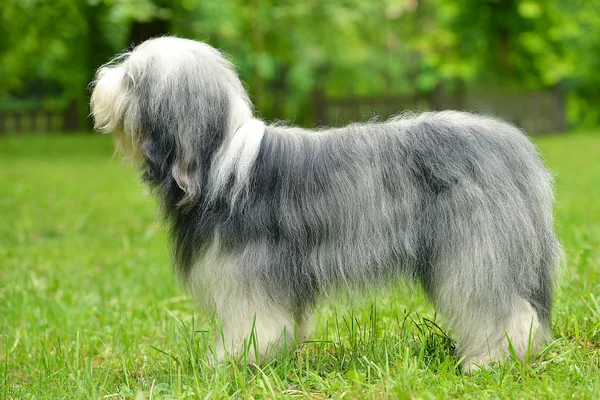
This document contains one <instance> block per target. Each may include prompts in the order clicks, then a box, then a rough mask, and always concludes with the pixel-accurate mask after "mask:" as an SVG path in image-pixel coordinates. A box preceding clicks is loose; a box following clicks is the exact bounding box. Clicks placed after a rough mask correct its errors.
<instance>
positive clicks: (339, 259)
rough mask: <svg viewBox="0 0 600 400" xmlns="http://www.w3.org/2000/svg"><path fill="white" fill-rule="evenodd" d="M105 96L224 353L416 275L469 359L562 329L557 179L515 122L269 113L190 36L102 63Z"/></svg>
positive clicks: (293, 336)
mask: <svg viewBox="0 0 600 400" xmlns="http://www.w3.org/2000/svg"><path fill="white" fill-rule="evenodd" d="M91 112H92V115H93V117H94V120H95V127H96V129H97V130H100V131H102V132H112V133H113V134H114V137H115V141H116V146H117V150H118V151H119V152H121V153H123V154H124V155H126V157H131V158H132V159H133V160H135V163H136V164H137V165H138V166H139V167H140V168H141V170H142V171H143V179H144V180H145V181H146V182H147V183H148V184H149V185H150V186H151V187H153V188H154V191H155V193H156V195H157V196H158V198H159V199H160V204H161V208H162V210H163V212H164V214H165V218H166V220H167V221H168V222H169V225H170V231H171V236H172V242H173V253H174V260H175V261H174V263H175V265H176V270H177V273H178V275H179V276H180V277H181V279H182V281H183V282H185V286H186V287H187V288H188V289H189V291H190V292H191V293H192V294H193V296H194V297H195V298H196V299H197V300H198V301H199V302H200V303H201V304H202V305H203V306H204V308H205V309H206V310H207V311H209V312H216V315H217V316H218V318H219V321H220V322H219V323H220V326H221V333H220V334H219V337H218V339H217V340H216V341H217V343H216V345H215V346H216V350H215V353H216V357H217V359H219V360H221V359H223V358H224V357H226V356H228V355H230V356H233V357H239V356H240V355H241V354H242V352H243V351H244V350H243V347H244V342H245V341H246V340H247V339H248V337H249V335H250V334H251V333H253V335H254V337H255V339H256V345H255V346H254V347H253V348H252V349H250V354H247V356H248V357H249V358H250V359H252V360H254V359H257V358H259V357H260V358H261V359H264V358H267V359H268V358H269V357H272V356H273V355H274V354H276V353H277V352H278V351H281V350H282V348H283V347H284V346H293V345H294V343H298V341H302V340H303V339H305V338H306V337H307V335H309V332H310V331H311V322H310V321H311V314H312V311H313V308H314V306H315V304H316V303H317V301H318V300H319V298H321V297H323V296H324V295H326V294H327V293H332V292H334V291H337V290H339V289H340V288H342V289H346V290H361V289H360V288H372V287H374V286H377V285H379V286H382V285H387V284H388V283H389V282H392V281H395V280H398V279H401V278H402V277H404V278H408V279H409V280H414V281H416V282H418V283H420V285H421V286H422V287H423V289H424V290H425V292H426V293H427V296H428V297H429V299H430V300H431V301H432V302H433V304H434V305H435V306H436V309H437V310H438V312H439V313H440V314H441V315H442V316H443V319H444V321H445V323H446V324H447V326H448V327H449V328H450V330H451V332H453V337H454V339H455V340H456V351H457V356H458V357H460V358H462V359H463V362H462V364H461V366H462V369H463V371H465V372H469V371H471V370H473V369H476V368H481V367H484V366H485V365H487V364H489V363H490V362H493V361H498V360H501V359H503V358H505V357H506V355H507V354H508V353H510V352H512V350H514V353H516V355H517V356H518V357H519V358H524V357H526V355H527V354H528V353H529V352H535V351H536V350H539V349H540V347H541V346H542V344H543V343H544V341H545V340H546V339H547V338H548V337H549V335H550V323H551V321H550V320H551V307H552V292H553V275H554V270H555V267H556V266H557V264H558V263H559V260H560V257H561V248H560V245H559V243H558V241H557V238H556V235H555V233H554V227H553V216H552V203H553V190H552V189H553V188H552V179H551V175H550V173H549V172H548V170H547V169H546V168H545V167H544V165H543V163H542V161H541V159H540V156H539V154H538V152H537V150H536V148H535V146H534V145H533V144H532V142H531V141H530V140H529V139H528V138H527V136H526V135H524V134H523V133H522V132H521V131H520V130H519V129H518V128H516V127H515V126H513V125H511V124H508V123H506V122H503V121H500V120H498V119H494V118H490V117H487V116H480V115H474V114H469V113H465V112H456V111H443V112H425V113H422V114H419V115H416V114H411V115H406V114H405V115H400V116H398V117H394V118H391V119H389V120H387V121H385V122H381V123H357V124H351V125H348V126H346V127H343V128H331V129H329V128H328V129H319V130H309V129H303V128H297V127H287V126H281V125H269V124H266V123H265V122H263V121H261V120H260V119H258V118H256V117H255V116H254V114H253V109H252V105H251V103H250V100H249V98H248V94H247V93H246V91H245V89H244V86H243V85H242V82H241V81H240V79H239V77H238V75H237V73H236V71H235V69H234V68H233V66H232V64H231V63H230V62H229V61H228V60H227V59H226V58H225V57H224V56H223V54H222V53H220V52H219V51H218V50H216V49H214V48H213V47H211V46H209V45H207V44H205V43H201V42H197V41H193V40H187V39H181V38H175V37H161V38H156V39H151V40H148V41H146V42H144V43H142V44H140V45H139V46H137V47H136V48H135V49H133V50H132V51H130V52H128V53H126V54H122V55H120V56H118V57H116V58H115V59H114V60H113V61H111V62H109V63H108V64H106V65H104V66H103V67H101V68H100V69H99V70H98V73H97V76H96V80H95V81H94V83H93V93H92V97H91ZM251 331H253V332H251ZM509 348H512V350H509ZM255 349H256V350H255ZM256 352H257V353H258V354H255V353H256Z"/></svg>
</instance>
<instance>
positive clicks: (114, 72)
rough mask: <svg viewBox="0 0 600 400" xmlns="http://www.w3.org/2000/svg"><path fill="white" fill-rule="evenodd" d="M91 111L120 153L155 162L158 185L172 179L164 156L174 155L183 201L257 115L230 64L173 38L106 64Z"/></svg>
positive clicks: (153, 42) (173, 165) (210, 51)
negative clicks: (210, 159)
mask: <svg viewBox="0 0 600 400" xmlns="http://www.w3.org/2000/svg"><path fill="white" fill-rule="evenodd" d="M91 108H92V115H93V116H94V119H95V127H96V129H98V130H101V131H103V132H113V133H115V138H116V139H117V146H118V150H120V151H121V152H125V153H126V154H127V153H129V154H131V153H133V155H137V154H139V155H141V157H142V160H143V161H145V163H146V164H148V163H150V164H152V163H153V165H154V166H155V167H156V168H152V173H153V174H155V175H156V177H154V178H151V180H153V181H155V182H156V183H157V184H164V179H166V178H165V174H164V171H165V168H166V165H165V163H166V162H167V161H166V160H165V159H164V158H165V157H171V155H172V156H174V159H172V161H171V160H170V161H169V163H170V166H169V172H168V173H169V175H170V176H171V177H172V178H173V179H174V180H175V181H176V182H177V185H178V186H179V187H180V188H181V189H182V190H183V192H184V196H183V197H182V199H181V200H180V205H190V204H193V203H194V202H195V201H196V200H197V199H198V198H199V196H200V191H201V190H204V188H203V187H202V185H203V175H202V168H203V167H202V166H203V165H206V161H208V157H212V156H213V154H212V152H213V151H216V150H217V147H219V146H220V145H222V143H224V142H230V141H231V140H232V138H233V137H234V136H235V135H234V134H235V132H236V131H237V130H238V128H240V126H242V125H244V124H245V123H246V122H247V121H249V120H251V119H252V108H251V104H250V101H249V99H248V95H247V93H246V91H245V90H244V87H243V85H242V83H241V81H240V79H239V78H238V76H237V73H236V72H235V70H234V68H233V66H232V64H231V63H230V62H229V61H228V60H227V59H226V58H225V57H224V56H223V55H222V54H221V53H220V52H219V51H218V50H216V49H214V48H213V47H211V46H209V45H207V44H204V43H201V42H196V41H193V40H187V39H180V38H174V37H162V38H156V39H151V40H148V41H146V42H144V43H142V44H141V45H139V46H138V47H136V48H135V49H134V50H133V51H131V52H130V53H127V54H126V55H124V56H120V57H118V58H117V59H116V60H115V61H113V62H111V63H109V64H107V65H106V66H104V67H102V68H101V69H100V70H99V71H98V74H97V79H96V83H95V88H94V92H93V94H92V100H91ZM150 142H151V143H150ZM169 146H170V147H171V148H167V147H169ZM215 146H216V147H215ZM240 151H245V150H242V149H241V150H240ZM208 153H211V154H208ZM255 153H256V152H254V154H255ZM255 155H256V154H255ZM238 158H244V156H240V157H238ZM145 166H147V165H145ZM240 175H243V174H240Z"/></svg>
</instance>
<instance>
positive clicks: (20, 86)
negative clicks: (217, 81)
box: [0, 0, 600, 133]
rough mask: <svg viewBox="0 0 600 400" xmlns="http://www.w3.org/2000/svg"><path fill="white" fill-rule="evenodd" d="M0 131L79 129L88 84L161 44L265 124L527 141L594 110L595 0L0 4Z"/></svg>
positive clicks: (599, 16)
mask: <svg viewBox="0 0 600 400" xmlns="http://www.w3.org/2000/svg"><path fill="white" fill-rule="evenodd" d="M0 13H1V14H0V15H1V17H0V18H1V19H0V132H10V131H50V130H57V131H69V130H83V129H87V128H89V127H90V120H89V119H88V118H87V114H88V112H89V110H88V106H87V102H88V97H89V90H88V84H89V82H90V81H92V79H93V76H94V71H95V70H96V69H97V68H98V66H100V65H101V64H103V63H105V62H107V61H108V60H109V59H110V58H111V57H112V56H114V55H115V54H117V53H119V52H122V51H123V50H125V49H128V48H131V46H133V45H135V44H137V43H140V42H141V41H143V40H145V39H148V38H150V37H154V36H158V35H166V34H174V35H178V36H183V37H188V38H193V39H198V40H202V41H206V42H208V43H209V44H211V45H212V46H215V47H217V48H220V49H222V50H223V51H225V52H226V53H228V54H229V55H230V57H231V59H232V61H233V62H234V64H235V65H236V66H237V68H238V71H239V73H240V75H241V77H242V79H243V80H244V82H245V83H246V84H247V87H248V90H249V92H250V94H251V96H252V99H253V101H254V103H255V104H256V106H257V111H258V113H259V114H260V115H261V116H262V117H263V118H265V119H268V120H274V119H283V120H287V121H289V122H291V123H294V124H298V125H306V126H315V125H337V124H341V123H345V122H348V121H351V120H361V119H362V120H364V119H368V118H372V117H373V116H374V115H379V116H381V117H383V118H386V117H387V116H389V115H391V114H394V113H397V112H400V111H403V110H421V109H427V108H431V109H441V108H459V109H467V110H474V111H481V112H489V113H493V114H496V115H500V116H502V117H505V118H507V119H510V120H512V121H514V122H515V123H517V124H519V125H521V126H522V127H524V128H525V129H526V130H528V131H529V132H532V133H544V132H552V131H564V130H567V129H577V128H590V127H595V126H597V125H598V122H599V120H600V110H599V109H598V108H597V107H596V106H595V105H596V104H597V103H598V100H600V91H599V90H598V88H599V86H600V74H598V68H600V0H572V1H559V0H554V1H552V0H2V6H1V7H0Z"/></svg>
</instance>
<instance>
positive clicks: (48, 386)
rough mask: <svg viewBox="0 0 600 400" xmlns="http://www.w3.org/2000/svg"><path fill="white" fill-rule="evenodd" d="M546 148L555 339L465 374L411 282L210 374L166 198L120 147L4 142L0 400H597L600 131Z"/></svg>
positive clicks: (329, 308) (333, 310) (201, 319)
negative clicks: (562, 255)
mask: <svg viewBox="0 0 600 400" xmlns="http://www.w3.org/2000/svg"><path fill="white" fill-rule="evenodd" d="M537 142H538V144H539V146H540V148H541V151H542V153H543V155H544V158H545V159H546V161H547V164H548V165H549V166H550V168H551V169H552V171H553V172H554V174H555V176H556V185H557V205H556V217H557V229H558V232H559V235H560V237H561V240H562V241H563V243H564V246H565V249H566V253H567V257H568V261H567V265H566V267H565V269H564V272H563V277H562V281H561V284H560V287H561V289H560V291H559V292H558V295H557V300H556V307H555V310H554V326H553V330H554V335H555V341H554V342H553V343H551V344H550V345H549V346H548V347H547V348H546V349H545V350H544V351H543V352H542V354H541V355H540V356H539V357H538V358H536V359H534V360H532V361H531V362H530V363H528V364H525V365H522V364H520V363H518V362H509V363H506V364H504V365H502V366H495V367H493V368H491V369H489V370H486V371H480V372H477V373H475V374H474V375H473V376H464V375H462V374H461V373H460V372H459V370H458V368H457V367H456V364H457V361H456V360H455V358H454V357H453V355H452V342H451V341H450V340H449V339H448V338H447V337H446V336H445V334H444V333H443V329H444V324H443V321H440V320H439V318H438V319H436V316H435V313H434V312H433V309H432V308H431V306H430V305H429V304H427V302H426V301H425V300H424V297H423V296H422V294H421V293H420V291H419V290H418V289H414V288H410V287H408V286H407V285H402V286H400V287H399V288H398V290H396V291H394V293H387V294H382V295H381V296H375V297H372V298H365V299H359V300H353V301H343V302H341V303H326V304H324V305H323V306H322V307H321V308H320V311H319V312H318V314H317V317H318V318H317V320H318V329H317V332H316V334H315V335H314V341H311V342H309V343H305V344H304V345H303V346H302V347H301V348H300V349H299V350H298V351H296V352H295V353H293V354H292V355H290V356H287V357H281V358H280V359H278V360H276V362H273V363H270V364H268V365H263V366H260V367H259V366H245V365H244V366H240V365H237V364H234V363H231V364H227V365H220V366H217V367H216V368H210V367H208V365H207V351H208V349H207V346H208V343H209V342H210V340H209V339H208V338H207V334H206V331H205V329H206V327H207V326H208V323H209V319H208V318H207V317H206V316H204V315H203V314H202V313H201V312H199V311H197V310H196V308H195V306H194V304H193V303H192V302H191V301H190V299H189V298H188V297H187V296H186V295H185V293H183V292H182V291H181V289H180V288H179V287H178V285H177V282H176V281H175V279H174V278H173V275H172V273H171V266H170V258H169V251H168V245H167V235H166V233H165V229H164V228H163V227H162V226H161V225H160V220H159V217H158V215H157V210H156V204H155V202H154V200H153V198H152V197H151V196H150V195H149V194H148V191H147V190H146V189H145V188H144V187H143V186H142V185H141V184H140V182H139V179H138V176H137V174H136V173H135V172H134V171H132V170H131V169H130V168H129V167H128V166H127V165H124V164H123V163H121V162H120V161H118V160H117V159H111V154H112V142H111V139H110V138H109V137H104V136H100V135H93V136H92V135H75V136H66V135H65V136H54V137H50V136H29V137H27V136H25V137H16V136H12V137H0V166H1V174H0V397H2V398H9V399H13V398H14V399H17V398H18V399H29V398H37V399H51V398H69V399H70V398H81V399H92V398H95V399H103V398H104V399H113V398H114V399H118V398H133V399H167V398H198V397H212V398H223V397H236V398H239V397H241V398H251V397H255V398H263V397H270V398H284V397H314V398H329V397H333V398H341V397H345V398H365V397H370V398H400V399H412V398H423V399H429V398H458V397H460V398H477V399H485V398H530V399H541V398H548V399H560V398H571V397H572V398H577V399H586V398H589V399H591V398H598V397H599V396H600V395H599V393H600V133H598V134H570V135H557V136H549V137H544V138H540V139H538V140H537ZM349 303H350V305H351V307H349V306H348V304H349Z"/></svg>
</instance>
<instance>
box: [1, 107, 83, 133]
mask: <svg viewBox="0 0 600 400" xmlns="http://www.w3.org/2000/svg"><path fill="white" fill-rule="evenodd" d="M79 128H80V126H79V120H78V115H77V107H76V104H75V103H72V104H71V105H69V107H67V108H66V109H65V110H62V111H49V110H22V111H0V134H7V133H53V132H75V131H77V130H78V129H79Z"/></svg>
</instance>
